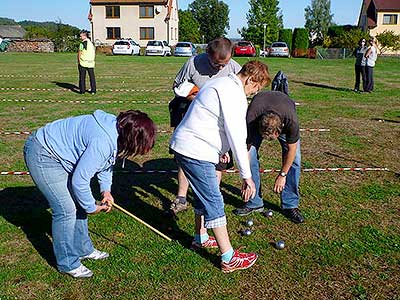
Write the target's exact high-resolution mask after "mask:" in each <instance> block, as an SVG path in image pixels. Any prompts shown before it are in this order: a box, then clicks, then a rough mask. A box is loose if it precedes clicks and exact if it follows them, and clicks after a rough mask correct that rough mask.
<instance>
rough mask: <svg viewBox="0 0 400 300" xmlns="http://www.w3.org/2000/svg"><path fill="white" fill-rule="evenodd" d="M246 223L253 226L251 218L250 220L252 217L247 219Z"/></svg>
mask: <svg viewBox="0 0 400 300" xmlns="http://www.w3.org/2000/svg"><path fill="white" fill-rule="evenodd" d="M246 225H247V226H253V225H254V222H253V220H252V219H250V220H247V222H246Z"/></svg>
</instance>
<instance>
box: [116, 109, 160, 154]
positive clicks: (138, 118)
mask: <svg viewBox="0 0 400 300" xmlns="http://www.w3.org/2000/svg"><path fill="white" fill-rule="evenodd" d="M117 130H118V157H120V158H127V157H129V156H136V155H138V154H139V155H144V154H146V153H148V152H149V151H150V150H151V149H152V148H153V146H154V142H155V137H156V125H155V124H154V122H153V121H152V120H151V119H150V118H149V117H148V115H147V114H145V113H143V112H141V111H139V110H128V111H125V112H121V113H120V114H119V115H118V117H117Z"/></svg>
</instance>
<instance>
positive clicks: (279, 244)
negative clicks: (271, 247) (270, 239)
mask: <svg viewBox="0 0 400 300" xmlns="http://www.w3.org/2000/svg"><path fill="white" fill-rule="evenodd" d="M275 248H276V249H279V250H282V249H283V248H285V242H284V241H282V240H280V241H277V242H276V243H275Z"/></svg>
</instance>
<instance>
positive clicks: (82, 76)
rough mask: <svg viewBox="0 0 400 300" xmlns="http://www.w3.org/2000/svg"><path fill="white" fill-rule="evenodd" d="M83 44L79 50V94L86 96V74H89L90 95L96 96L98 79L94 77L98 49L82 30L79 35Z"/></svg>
mask: <svg viewBox="0 0 400 300" xmlns="http://www.w3.org/2000/svg"><path fill="white" fill-rule="evenodd" d="M79 37H80V39H81V41H82V42H81V43H80V44H79V50H78V70H79V92H80V93H81V94H84V93H85V91H86V72H88V73H89V79H90V93H91V94H92V95H94V94H96V79H95V77H94V65H95V61H94V60H95V57H96V48H95V47H94V45H93V43H92V42H91V41H90V39H89V37H88V32H87V31H86V30H82V31H81V33H80V34H79Z"/></svg>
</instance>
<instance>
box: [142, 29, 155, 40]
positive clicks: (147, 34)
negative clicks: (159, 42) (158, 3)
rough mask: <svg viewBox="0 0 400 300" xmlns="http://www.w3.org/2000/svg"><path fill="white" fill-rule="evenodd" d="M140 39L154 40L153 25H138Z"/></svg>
mask: <svg viewBox="0 0 400 300" xmlns="http://www.w3.org/2000/svg"><path fill="white" fill-rule="evenodd" d="M140 39H141V40H154V27H140Z"/></svg>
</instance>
